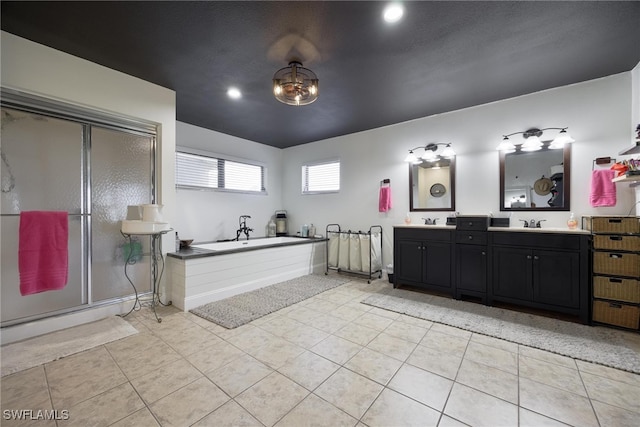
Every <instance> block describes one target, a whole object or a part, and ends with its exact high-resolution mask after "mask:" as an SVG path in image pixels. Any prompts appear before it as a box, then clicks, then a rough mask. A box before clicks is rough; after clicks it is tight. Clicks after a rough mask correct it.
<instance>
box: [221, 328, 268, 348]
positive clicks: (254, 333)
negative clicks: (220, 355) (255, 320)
mask: <svg viewBox="0 0 640 427" xmlns="http://www.w3.org/2000/svg"><path fill="white" fill-rule="evenodd" d="M278 338H279V337H277V336H275V335H274V334H272V333H271V332H267V331H265V330H264V329H262V328H260V327H257V328H253V329H249V330H247V331H245V332H242V333H239V334H237V335H234V336H232V337H229V338H227V342H228V343H230V344H233V345H234V346H236V347H238V348H239V349H240V350H244V351H246V352H247V353H251V352H252V351H253V350H255V349H257V348H258V347H262V346H263V345H266V344H269V343H270V342H273V341H275V340H276V339H278Z"/></svg>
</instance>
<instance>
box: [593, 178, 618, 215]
mask: <svg viewBox="0 0 640 427" xmlns="http://www.w3.org/2000/svg"><path fill="white" fill-rule="evenodd" d="M615 176H616V172H615V171H614V170H610V169H598V170H594V171H593V172H592V174H591V194H590V195H589V201H590V202H591V206H593V207H594V208H595V207H599V206H615V205H616V184H615V183H614V182H612V181H611V180H612V179H613V178H615Z"/></svg>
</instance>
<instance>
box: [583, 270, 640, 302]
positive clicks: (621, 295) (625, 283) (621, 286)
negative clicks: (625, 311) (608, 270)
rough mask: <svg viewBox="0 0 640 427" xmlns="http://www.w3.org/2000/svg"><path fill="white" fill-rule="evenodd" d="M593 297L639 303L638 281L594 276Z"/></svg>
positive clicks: (639, 286)
mask: <svg viewBox="0 0 640 427" xmlns="http://www.w3.org/2000/svg"><path fill="white" fill-rule="evenodd" d="M593 297H594V298H603V299H610V300H615V301H624V302H630V303H635V304H637V303H640V280H635V279H623V278H618V277H602V276H594V277H593Z"/></svg>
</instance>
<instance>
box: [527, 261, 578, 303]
mask: <svg viewBox="0 0 640 427" xmlns="http://www.w3.org/2000/svg"><path fill="white" fill-rule="evenodd" d="M533 290H534V297H533V298H534V301H536V302H539V303H544V304H553V305H557V306H562V307H569V308H578V307H579V306H580V256H579V254H577V253H575V252H558V251H548V250H539V251H533Z"/></svg>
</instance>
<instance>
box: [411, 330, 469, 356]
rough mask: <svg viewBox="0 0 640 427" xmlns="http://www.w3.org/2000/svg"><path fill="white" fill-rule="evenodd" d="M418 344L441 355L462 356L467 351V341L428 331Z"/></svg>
mask: <svg viewBox="0 0 640 427" xmlns="http://www.w3.org/2000/svg"><path fill="white" fill-rule="evenodd" d="M420 344H421V345H423V346H425V347H429V348H433V349H435V350H438V351H441V352H443V353H449V354H455V355H456V356H462V355H463V354H464V352H465V351H466V349H467V345H468V344H469V340H468V339H466V338H460V337H456V336H453V335H449V334H444V333H442V332H438V331H432V330H431V329H429V331H427V334H426V335H425V336H424V338H422V341H420Z"/></svg>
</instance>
